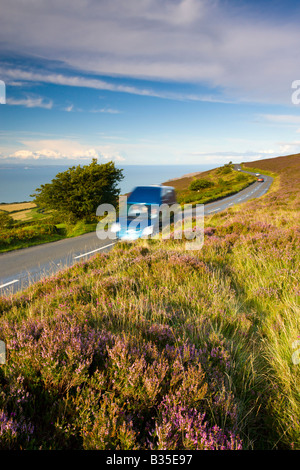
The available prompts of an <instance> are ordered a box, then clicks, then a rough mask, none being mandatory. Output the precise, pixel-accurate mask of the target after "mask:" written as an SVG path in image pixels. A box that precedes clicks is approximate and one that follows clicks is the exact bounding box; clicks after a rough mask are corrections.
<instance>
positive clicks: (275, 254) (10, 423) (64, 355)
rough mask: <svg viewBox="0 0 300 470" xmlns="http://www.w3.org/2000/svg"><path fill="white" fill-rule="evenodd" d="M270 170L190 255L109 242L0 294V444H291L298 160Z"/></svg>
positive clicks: (295, 435) (297, 378) (296, 399)
mask: <svg viewBox="0 0 300 470" xmlns="http://www.w3.org/2000/svg"><path fill="white" fill-rule="evenodd" d="M259 163H260V162H257V163H256V164H257V165H259ZM288 164H289V160H288V158H287V160H286V166H288ZM269 170H270V171H274V172H276V173H278V174H279V175H280V178H279V180H278V181H279V183H278V187H277V189H276V191H274V190H273V191H272V192H270V194H267V195H265V196H264V197H263V198H260V199H259V200H255V201H250V202H248V203H245V204H244V205H243V208H242V209H240V208H235V210H234V211H233V210H226V211H223V212H222V213H221V214H218V215H216V216H213V217H210V218H208V219H207V221H206V227H205V238H204V246H203V248H202V249H201V250H200V251H186V250H185V243H184V241H181V240H172V239H171V240H165V241H160V240H157V241H155V240H139V241H138V242H136V243H133V244H125V243H122V244H121V243H120V244H117V245H116V247H115V248H114V249H113V250H112V251H111V252H110V253H108V254H98V255H96V256H95V257H93V258H92V259H91V260H90V261H88V262H82V263H80V264H77V265H75V266H74V267H72V268H70V269H67V270H65V271H62V272H60V273H58V274H56V275H55V276H53V277H52V278H49V279H44V280H42V281H40V282H38V283H37V284H35V285H33V286H32V287H30V288H29V289H27V290H26V291H25V292H23V293H19V294H17V295H14V296H8V297H5V298H4V297H2V298H0V314H1V317H0V339H1V340H2V341H4V342H5V344H6V347H7V361H6V364H4V365H2V366H1V369H0V382H1V394H0V419H1V433H0V448H2V449H20V448H22V449H85V450H87V449H113V450H114V449H115V450H117V449H122V450H135V449H148V450H161V449H166V450H183V449H186V450H193V449H198V450H199V449H212V450H216V449H218V450H219V449H241V448H242V449H245V450H247V449H297V450H299V449H300V424H299V423H300V396H299V389H300V363H299V356H300V354H299V350H300V345H299V343H298V342H297V341H298V340H297V338H298V337H299V336H300V315H299V314H300V300H299V299H300V290H299V278H300V231H299V209H300V196H299V191H298V187H299V186H298V185H299V178H300V165H296V164H295V165H293V166H292V168H290V169H289V170H286V171H285V169H284V168H283V169H282V168H281V169H277V168H276V166H275V163H273V166H272V165H271V163H270V168H269ZM287 183H288V184H287ZM216 217H217V219H216Z"/></svg>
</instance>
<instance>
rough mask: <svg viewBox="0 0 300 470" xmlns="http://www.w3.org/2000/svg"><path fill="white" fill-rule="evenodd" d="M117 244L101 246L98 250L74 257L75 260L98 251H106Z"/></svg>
mask: <svg viewBox="0 0 300 470" xmlns="http://www.w3.org/2000/svg"><path fill="white" fill-rule="evenodd" d="M115 244H116V242H114V243H110V244H109V245H105V246H101V248H96V250H92V251H88V252H87V253H83V254H82V255H78V256H74V259H78V258H82V257H83V256H87V255H90V254H92V253H95V252H96V251H100V250H104V248H107V247H108V246H112V245H115Z"/></svg>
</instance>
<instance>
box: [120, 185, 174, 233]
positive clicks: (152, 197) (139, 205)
mask: <svg viewBox="0 0 300 470" xmlns="http://www.w3.org/2000/svg"><path fill="white" fill-rule="evenodd" d="M176 203H177V200H176V193H175V189H174V188H173V187H172V186H163V185H150V186H137V187H135V188H134V189H133V191H132V192H131V193H130V194H129V196H128V198H127V208H126V217H125V214H123V215H121V216H120V217H119V219H118V221H117V222H116V223H115V224H113V225H112V228H111V230H112V231H113V232H115V233H116V235H117V237H118V238H119V239H120V240H137V239H138V238H141V237H142V236H145V235H152V234H154V233H156V232H158V231H159V228H160V221H161V220H160V215H161V214H159V210H158V207H159V206H161V205H162V204H166V205H167V206H171V205H173V204H176Z"/></svg>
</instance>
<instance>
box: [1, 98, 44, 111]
mask: <svg viewBox="0 0 300 470" xmlns="http://www.w3.org/2000/svg"><path fill="white" fill-rule="evenodd" d="M6 104H8V105H12V106H25V107H26V108H45V109H51V108H52V106H53V102H52V100H49V101H47V102H46V101H45V100H44V98H41V97H38V98H30V97H27V98H21V99H15V98H7V100H6Z"/></svg>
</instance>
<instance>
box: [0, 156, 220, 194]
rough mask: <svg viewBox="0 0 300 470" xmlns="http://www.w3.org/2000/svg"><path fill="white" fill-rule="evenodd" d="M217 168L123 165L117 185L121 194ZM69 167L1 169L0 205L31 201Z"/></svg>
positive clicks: (8, 167)
mask: <svg viewBox="0 0 300 470" xmlns="http://www.w3.org/2000/svg"><path fill="white" fill-rule="evenodd" d="M217 166H218V165H213V164H211V165H209V164H198V165H196V164H194V165H191V164H190V165H123V166H118V165H116V167H117V168H121V169H122V170H123V175H124V179H123V180H122V181H121V182H120V183H119V188H120V190H121V194H126V193H128V192H130V191H131V190H132V189H133V188H134V187H135V186H138V185H148V184H161V183H165V182H167V181H169V180H172V179H174V178H180V177H182V176H184V175H187V174H190V173H196V172H199V173H200V172H202V171H207V170H211V169H213V168H216V167H217ZM68 168H70V165H68V166H64V165H31V166H30V165H28V166H26V165H22V164H12V165H0V203H12V202H25V201H32V200H33V199H34V198H33V197H32V194H33V193H34V192H35V190H36V189H37V188H39V187H40V186H41V184H46V183H51V181H52V180H53V179H54V178H55V176H56V175H57V174H58V173H60V172H62V171H65V170H67V169H68Z"/></svg>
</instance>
